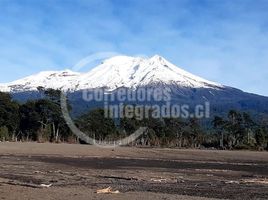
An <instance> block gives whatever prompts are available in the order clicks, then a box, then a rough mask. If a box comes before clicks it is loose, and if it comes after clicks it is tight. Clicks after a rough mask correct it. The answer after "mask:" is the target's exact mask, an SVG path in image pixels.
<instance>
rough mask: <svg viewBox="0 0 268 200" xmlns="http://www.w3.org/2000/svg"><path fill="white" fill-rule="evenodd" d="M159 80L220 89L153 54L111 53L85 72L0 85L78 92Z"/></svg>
mask: <svg viewBox="0 0 268 200" xmlns="http://www.w3.org/2000/svg"><path fill="white" fill-rule="evenodd" d="M155 83H163V84H167V85H176V86H178V87H189V88H212V89H223V88H225V87H226V86H223V85H221V84H218V83H214V82H212V81H208V80H205V79H203V78H201V77H198V76H195V75H193V74H191V73H189V72H187V71H185V70H183V69H181V68H179V67H177V66H175V65H173V64H172V63H170V62H169V61H167V60H166V59H165V58H163V57H161V56H159V55H155V56H153V57H151V58H148V59H146V58H141V57H129V56H115V57H112V58H109V59H106V60H104V61H103V62H102V63H101V64H100V65H98V66H96V67H95V68H93V69H91V70H90V71H89V72H87V73H79V72H74V71H71V70H68V69H67V70H63V71H44V72H40V73H38V74H35V75H31V76H28V77H25V78H22V79H19V80H16V81H12V82H10V83H5V84H0V91H3V92H12V93H16V92H28V91H37V88H38V87H44V88H52V89H60V90H63V91H69V92H74V91H79V90H83V89H91V88H99V87H105V88H107V89H109V90H115V89H117V88H119V87H127V88H137V87H141V86H146V85H151V84H155Z"/></svg>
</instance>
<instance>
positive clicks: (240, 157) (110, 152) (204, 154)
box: [0, 143, 268, 200]
mask: <svg viewBox="0 0 268 200" xmlns="http://www.w3.org/2000/svg"><path fill="white" fill-rule="evenodd" d="M0 159H1V162H0V199H44V200H47V199H67V200H69V199H70V200H71V199H79V200H80V199H129V200H132V199H139V200H140V199H154V200H157V199H186V200H187V199H189V200H190V199H193V200H194V199H243V200H244V199H268V153H267V152H251V151H215V150H211V151H210V150H179V149H155V148H150V149H149V148H146V149H142V148H134V147H133V148H129V147H122V148H115V149H101V148H97V147H93V146H86V145H72V144H47V143H45V144H38V143H0ZM42 184H43V185H42ZM48 185H51V186H50V187H48V188H46V187H44V186H48ZM109 186H110V187H112V189H113V190H119V192H120V193H119V194H97V193H96V191H97V190H98V189H104V188H107V187H109Z"/></svg>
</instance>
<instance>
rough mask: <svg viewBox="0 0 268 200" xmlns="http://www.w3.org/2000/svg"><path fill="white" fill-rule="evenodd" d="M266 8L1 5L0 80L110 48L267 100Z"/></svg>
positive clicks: (58, 1)
mask: <svg viewBox="0 0 268 200" xmlns="http://www.w3.org/2000/svg"><path fill="white" fill-rule="evenodd" d="M267 10H268V0H251V1H249V0H235V1H234V0H221V1H218V0H210V1H205V0H167V1H160V0H77V1H73V0H45V1H42V0H32V1H27V0H23V1H22V0H17V1H16V0H0V82H2V83H3V82H8V81H12V80H15V79H18V78H21V77H24V76H27V75H30V74H33V73H36V72H39V71H41V70H61V69H66V68H71V67H72V66H73V65H75V64H76V63H77V62H78V61H79V60H81V59H82V58H84V57H85V56H88V55H90V54H92V53H96V52H102V51H115V52H120V53H123V54H126V55H130V56H134V55H139V54H142V55H147V56H152V55H154V54H159V55H162V56H163V57H165V58H166V59H167V60H169V61H171V62H172V63H174V64H176V65H178V66H180V67H182V68H184V69H185V70H187V71H189V72H192V73H194V74H196V75H199V76H202V77H204V78H207V79H209V80H212V81H216V82H219V83H222V84H225V85H229V86H233V87H237V88H240V89H242V90H245V91H248V92H253V93H258V94H262V95H266V96H268V87H267V86H268V12H267Z"/></svg>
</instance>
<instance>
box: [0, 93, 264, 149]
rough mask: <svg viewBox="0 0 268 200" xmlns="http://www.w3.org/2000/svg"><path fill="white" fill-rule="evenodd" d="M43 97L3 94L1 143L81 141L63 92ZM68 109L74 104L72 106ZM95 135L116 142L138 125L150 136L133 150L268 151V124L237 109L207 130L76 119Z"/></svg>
mask: <svg viewBox="0 0 268 200" xmlns="http://www.w3.org/2000/svg"><path fill="white" fill-rule="evenodd" d="M41 92H42V93H43V98H42V99H38V100H30V101H27V102H26V103H18V102H16V101H14V100H13V99H12V97H11V96H10V94H8V93H0V141H38V142H56V143H60V142H69V143H76V142H82V141H80V140H79V139H78V138H76V136H75V135H74V134H72V132H71V131H70V129H69V128H68V126H67V124H66V123H65V120H64V118H63V116H62V112H61V106H60V95H61V92H60V91H57V90H52V89H49V90H43V91H41ZM69 109H71V106H70V105H69ZM75 123H76V125H77V126H78V127H79V128H80V129H81V130H82V131H83V132H85V133H86V134H88V135H89V136H90V137H92V138H95V139H97V140H101V141H104V140H105V141H112V140H115V139H120V138H124V137H125V136H127V135H130V134H132V133H133V132H134V131H135V130H136V129H138V128H139V127H141V126H143V127H147V128H148V129H147V132H146V133H145V134H144V135H142V136H141V137H140V138H138V139H137V140H136V141H135V142H133V143H131V144H129V145H133V146H144V147H145V146H151V147H177V148H217V149H254V150H268V121H266V120H265V119H262V121H257V120H254V119H253V118H252V117H251V116H250V114H248V113H241V112H238V111H235V110H231V111H229V113H226V116H225V117H220V116H214V117H213V119H212V120H211V122H210V126H209V128H208V127H204V126H202V123H201V122H200V121H199V120H198V119H195V118H192V119H187V120H186V119H179V118H158V119H155V118H153V117H149V118H146V119H142V120H137V119H136V118H135V117H133V118H132V119H129V118H123V119H120V120H119V121H118V120H113V119H109V118H105V117H104V110H103V109H95V110H91V111H89V112H88V113H86V114H83V115H82V116H80V117H78V118H77V119H76V120H75Z"/></svg>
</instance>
